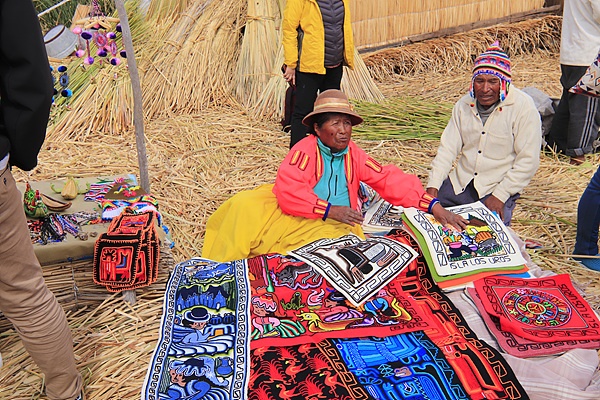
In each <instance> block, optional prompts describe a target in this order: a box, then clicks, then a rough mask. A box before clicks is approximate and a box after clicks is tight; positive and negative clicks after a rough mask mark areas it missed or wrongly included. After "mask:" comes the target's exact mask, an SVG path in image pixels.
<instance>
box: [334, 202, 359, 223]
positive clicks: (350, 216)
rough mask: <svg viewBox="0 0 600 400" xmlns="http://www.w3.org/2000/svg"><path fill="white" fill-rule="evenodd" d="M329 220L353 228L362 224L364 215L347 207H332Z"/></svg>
mask: <svg viewBox="0 0 600 400" xmlns="http://www.w3.org/2000/svg"><path fill="white" fill-rule="evenodd" d="M327 218H328V219H329V218H331V219H335V220H336V221H339V222H342V223H344V224H348V225H351V226H354V224H362V222H363V216H362V214H361V213H360V212H358V211H356V210H354V209H352V208H350V207H347V206H331V207H330V208H329V214H327Z"/></svg>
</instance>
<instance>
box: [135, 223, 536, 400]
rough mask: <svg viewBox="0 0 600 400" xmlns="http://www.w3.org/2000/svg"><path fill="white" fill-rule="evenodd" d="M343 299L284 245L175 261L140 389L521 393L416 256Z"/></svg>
mask: <svg viewBox="0 0 600 400" xmlns="http://www.w3.org/2000/svg"><path fill="white" fill-rule="evenodd" d="M393 239H395V240H398V241H400V242H402V243H405V244H408V245H410V246H412V247H414V246H415V245H416V243H414V242H412V239H410V237H409V236H408V235H407V234H406V233H404V232H396V233H395V235H394V236H393ZM342 297H343V296H340V293H339V292H338V291H337V290H335V288H334V287H333V286H332V285H330V284H329V283H327V282H326V281H325V280H324V279H323V277H322V276H321V275H320V274H319V273H317V272H316V271H315V270H314V269H313V268H312V267H310V266H309V265H306V264H305V263H303V262H302V261H299V260H296V259H293V258H289V257H284V256H281V255H264V256H259V257H255V258H252V259H248V260H239V261H234V262H230V263H216V262H213V261H208V260H203V259H191V260H188V261H186V262H183V263H180V264H178V265H177V266H176V268H175V270H174V271H173V274H172V276H171V279H170V280H169V283H168V286H167V290H166V293H165V302H164V312H163V317H162V323H161V331H160V336H159V342H158V344H157V346H156V349H155V352H154V354H153V356H152V359H151V364H150V366H149V368H148V373H147V376H146V381H145V383H144V387H143V389H142V399H182V398H187V399H273V400H275V399H298V400H300V399H307V398H311V399H340V400H341V399H344V400H345V399H348V400H350V399H426V398H439V399H489V398H494V399H506V398H510V399H527V398H528V397H527V395H526V394H525V392H524V391H523V388H522V387H521V385H520V384H519V382H518V381H517V380H516V378H515V377H514V375H513V373H512V372H511V370H510V367H509V366H508V364H507V363H506V362H505V361H504V359H503V358H502V357H501V356H500V355H499V354H498V352H497V351H495V350H494V349H492V348H491V347H489V346H487V345H486V344H485V343H483V342H480V341H479V340H478V339H477V338H476V337H475V336H474V335H473V333H472V332H471V331H470V330H469V327H468V326H467V325H466V323H464V321H463V319H462V317H461V315H460V313H459V312H458V311H457V309H456V308H454V306H453V305H452V303H451V302H450V301H449V300H448V298H447V297H446V296H445V295H444V294H443V293H442V292H441V291H439V289H438V288H437V286H436V285H435V284H434V282H433V280H432V279H431V276H430V275H429V274H428V269H427V268H426V266H425V264H424V262H423V260H422V258H419V259H417V260H415V261H413V262H411V263H410V264H409V265H408V266H407V267H406V268H405V269H404V270H403V271H402V272H401V273H400V274H399V275H398V276H397V277H396V278H394V279H392V281H390V282H389V283H388V284H387V285H386V286H385V287H384V288H383V289H382V290H380V292H379V293H378V295H377V296H375V297H372V298H370V299H369V300H368V301H367V302H365V303H364V304H363V305H361V306H359V307H356V306H353V305H352V304H350V303H349V302H347V301H344V300H343V298H342Z"/></svg>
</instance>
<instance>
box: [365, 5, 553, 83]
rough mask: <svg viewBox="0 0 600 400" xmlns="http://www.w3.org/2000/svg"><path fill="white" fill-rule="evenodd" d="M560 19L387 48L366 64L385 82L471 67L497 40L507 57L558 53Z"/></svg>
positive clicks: (367, 58) (369, 57)
mask: <svg viewBox="0 0 600 400" xmlns="http://www.w3.org/2000/svg"><path fill="white" fill-rule="evenodd" d="M561 21H562V18H561V17H554V16H549V17H544V18H538V19H532V20H528V21H524V22H520V23H516V24H511V25H498V26H494V27H490V28H484V29H478V30H474V31H469V32H465V33H460V34H456V35H453V36H450V37H446V38H438V39H432V40H427V41H424V42H419V43H416V44H411V45H406V46H400V47H395V48H390V49H386V50H381V51H378V52H375V53H372V54H368V55H365V56H364V59H365V64H366V65H367V67H368V68H369V71H370V72H371V75H372V76H373V77H374V78H375V79H376V80H377V81H385V80H387V79H390V78H393V76H395V75H400V76H414V75H429V74H432V73H434V72H446V73H449V72H451V71H454V70H455V69H462V68H464V67H465V66H468V67H471V65H472V62H473V60H474V59H475V57H477V56H478V55H479V54H481V52H483V51H484V50H485V49H486V48H487V46H489V45H490V44H491V43H493V42H494V41H496V40H498V41H499V42H500V46H502V48H503V49H504V50H505V51H506V53H507V54H508V55H509V56H510V57H515V56H518V55H524V54H530V55H531V54H536V53H546V54H548V53H557V52H558V51H559V49H560V28H561Z"/></svg>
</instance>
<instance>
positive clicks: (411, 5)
mask: <svg viewBox="0 0 600 400" xmlns="http://www.w3.org/2000/svg"><path fill="white" fill-rule="evenodd" d="M543 5H544V0H520V1H495V0H480V1H473V0H428V1H403V0H371V1H361V0H352V1H350V8H351V10H352V17H353V21H354V24H353V26H354V37H355V42H356V46H357V47H358V48H359V49H362V48H365V47H373V46H382V45H389V44H392V43H398V42H399V41H400V40H402V39H404V38H406V37H407V36H411V35H418V34H425V33H431V32H437V31H440V30H443V29H446V28H453V27H457V26H461V25H467V24H470V23H474V22H478V21H488V20H493V19H496V18H501V17H506V16H509V15H515V14H518V13H522V12H525V11H531V10H537V9H540V8H541V7H542V6H543Z"/></svg>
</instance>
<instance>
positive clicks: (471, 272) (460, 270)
mask: <svg viewBox="0 0 600 400" xmlns="http://www.w3.org/2000/svg"><path fill="white" fill-rule="evenodd" d="M448 210H450V211H453V212H454V213H456V214H459V215H461V216H462V217H464V218H465V219H466V220H468V221H469V224H468V225H467V226H466V228H465V229H464V230H462V231H457V230H455V229H454V228H453V227H451V226H443V225H442V224H440V223H439V222H438V221H436V220H435V218H434V217H433V215H431V214H428V213H426V212H423V211H420V210H418V209H415V208H407V209H405V210H404V214H403V217H402V218H403V220H404V229H406V230H407V231H408V232H409V233H411V234H412V235H413V237H414V238H415V239H416V240H417V242H418V243H419V246H420V248H421V251H422V252H423V255H424V257H425V259H426V261H427V265H428V267H429V269H430V271H431V275H432V276H433V280H434V281H435V282H436V283H437V284H438V286H440V287H441V288H444V289H457V288H462V287H464V286H465V285H466V284H469V283H470V282H473V281H474V280H476V279H479V278H482V277H484V276H489V275H496V274H499V273H500V274H521V273H525V272H527V267H526V266H525V259H524V258H523V256H522V255H521V253H520V251H519V247H518V246H517V244H516V243H515V241H514V239H513V238H512V236H511V235H510V233H509V231H508V229H507V227H506V226H505V225H504V224H503V223H502V221H501V220H500V219H499V218H498V217H497V216H496V215H494V214H493V213H492V212H491V211H490V210H489V209H488V208H487V207H486V206H484V205H483V204H482V203H481V202H475V203H471V204H465V205H462V206H456V207H449V208H448Z"/></svg>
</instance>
